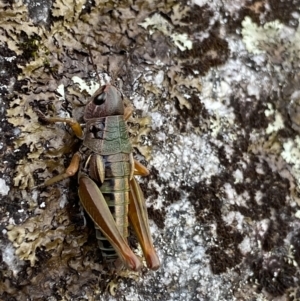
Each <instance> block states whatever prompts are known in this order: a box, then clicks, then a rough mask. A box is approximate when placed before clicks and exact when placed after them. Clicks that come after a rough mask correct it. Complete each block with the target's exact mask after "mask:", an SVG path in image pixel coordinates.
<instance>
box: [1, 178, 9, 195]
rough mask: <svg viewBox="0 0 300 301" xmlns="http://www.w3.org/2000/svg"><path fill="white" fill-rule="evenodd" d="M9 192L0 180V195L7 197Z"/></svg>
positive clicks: (4, 183)
mask: <svg viewBox="0 0 300 301" xmlns="http://www.w3.org/2000/svg"><path fill="white" fill-rule="evenodd" d="M8 192H9V186H7V185H6V182H5V180H4V179H0V194H2V195H7V194H8Z"/></svg>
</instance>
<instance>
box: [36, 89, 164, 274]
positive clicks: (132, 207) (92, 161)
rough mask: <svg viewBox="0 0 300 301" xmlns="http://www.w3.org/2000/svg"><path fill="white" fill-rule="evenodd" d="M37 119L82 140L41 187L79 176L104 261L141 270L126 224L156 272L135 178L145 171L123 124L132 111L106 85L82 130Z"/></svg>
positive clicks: (74, 124) (90, 105) (72, 122)
mask: <svg viewBox="0 0 300 301" xmlns="http://www.w3.org/2000/svg"><path fill="white" fill-rule="evenodd" d="M37 113H38V115H39V117H40V118H41V119H42V120H44V121H46V122H50V123H54V122H66V123H67V124H69V125H70V126H71V128H72V129H73V131H74V133H75V135H76V136H77V137H78V138H80V139H82V140H83V142H82V145H81V147H80V149H79V151H78V152H76V153H75V154H74V156H73V158H72V160H71V163H70V165H69V167H68V168H67V169H66V171H65V172H64V173H63V174H60V175H58V176H55V177H53V178H51V179H49V180H47V181H46V182H45V183H44V184H42V185H40V186H48V185H52V184H53V183H55V182H58V181H61V180H63V179H66V178H68V177H71V176H73V175H74V174H75V173H76V172H77V171H78V183H79V189H78V193H79V197H80V201H81V203H82V205H83V207H84V209H85V210H86V212H87V213H88V215H89V216H90V217H91V219H92V220H93V221H94V223H95V228H96V231H97V233H96V236H97V239H98V243H99V247H100V249H101V251H102V254H103V256H104V258H105V259H106V260H115V259H116V258H117V257H119V258H120V259H121V260H122V261H123V263H124V264H125V265H126V267H128V268H129V269H132V270H134V271H136V270H139V269H140V268H141V266H142V264H141V262H140V260H139V259H138V257H137V256H136V255H135V254H134V253H133V252H132V250H131V249H130V247H129V246H128V243H127V236H128V221H129V222H130V224H131V225H132V226H133V228H134V230H135V233H136V234H137V237H138V240H139V242H140V244H141V247H142V250H143V253H144V256H145V259H146V262H147V266H148V268H150V269H152V270H156V269H158V268H159V266H160V262H159V258H158V256H157V254H156V251H155V249H154V247H153V243H152V238H151V234H150V229H149V224H148V215H147V209H146V206H145V200H144V196H143V193H142V191H141V188H140V186H139V184H138V183H137V181H136V180H135V178H134V175H143V176H146V175H148V174H149V171H148V170H147V168H146V167H144V166H143V165H142V164H141V163H139V162H137V161H136V160H134V158H133V154H132V146H131V143H130V140H129V137H128V132H127V129H126V124H125V121H126V120H127V119H128V118H129V117H130V115H131V111H130V110H128V109H127V108H124V105H123V99H122V95H121V93H120V92H119V91H118V90H117V89H116V88H115V87H114V86H112V85H109V84H107V85H105V86H102V87H101V88H99V89H98V90H97V91H96V92H95V94H94V95H93V96H92V98H91V100H90V102H89V103H88V104H87V105H86V107H85V111H84V120H85V122H86V125H85V128H84V130H83V129H82V127H81V126H80V124H79V123H78V122H77V121H76V120H74V119H72V118H59V117H46V116H45V115H43V114H42V113H41V112H40V111H38V112H37Z"/></svg>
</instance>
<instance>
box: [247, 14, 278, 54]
mask: <svg viewBox="0 0 300 301" xmlns="http://www.w3.org/2000/svg"><path fill="white" fill-rule="evenodd" d="M242 26H243V29H242V35H243V42H244V43H245V46H246V48H247V50H248V51H249V52H251V53H253V54H260V53H265V52H266V49H264V46H265V45H266V44H267V43H277V42H278V41H279V39H280V36H281V34H282V32H281V31H282V29H283V25H282V24H281V23H280V22H279V21H278V20H275V21H273V22H268V23H266V24H265V25H264V26H258V25H257V24H256V23H254V22H252V20H251V18H250V17H245V19H244V20H243V22H242Z"/></svg>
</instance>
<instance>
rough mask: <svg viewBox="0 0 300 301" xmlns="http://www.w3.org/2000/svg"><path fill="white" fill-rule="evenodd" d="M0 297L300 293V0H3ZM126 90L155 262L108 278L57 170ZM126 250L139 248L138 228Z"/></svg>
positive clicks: (277, 296) (285, 296)
mask: <svg viewBox="0 0 300 301" xmlns="http://www.w3.org/2000/svg"><path fill="white" fill-rule="evenodd" d="M0 7H1V12H0V32H1V37H2V38H1V44H0V66H1V72H0V118H1V128H0V133H1V135H0V159H1V160H0V230H1V231H0V245H1V253H0V267H1V268H0V299H1V300H10V301H11V300H51V301H52V300H53V301H54V300H130V301H133V300H145V301H147V300H151V301H152V300H164V301H168V300H170V301H171V300H219V301H222V300H224V301H225V300H226V301H227V300H300V290H299V286H300V276H299V268H298V265H299V264H300V251H299V250H300V220H299V219H300V209H299V205H300V199H299V183H300V134H299V132H300V119H299V117H300V113H299V112H300V109H299V108H300V106H299V104H300V90H299V83H300V78H299V68H300V28H299V20H300V1H298V0H296V1H284V2H281V1H278V0H261V1H259V0H252V1H245V0H244V1H237V0H230V1H220V0H214V1H206V0H198V1H196V0H194V1H189V2H187V1H171V0H168V1H109V0H108V1H100V0H95V1H87V2H86V1H83V0H77V1H75V2H74V1H73V0H72V1H71V0H66V1H60V0H57V1H53V3H51V2H50V1H30V0H29V1H26V3H25V2H24V3H22V2H21V1H15V2H13V1H7V2H3V3H2V4H0ZM88 49H90V50H91V53H92V56H93V61H94V63H95V65H96V66H97V70H98V71H99V74H100V77H101V81H103V82H105V81H107V78H108V77H110V81H111V82H112V83H113V84H115V85H117V86H118V87H119V88H120V89H121V90H122V91H123V93H124V96H125V98H126V100H125V102H126V105H131V106H133V108H134V110H135V114H134V116H133V117H132V118H131V119H130V120H129V123H128V127H129V131H130V134H131V137H132V142H133V145H134V147H135V152H136V158H137V159H138V160H140V161H142V162H143V163H146V164H147V166H148V168H149V170H150V172H151V174H150V176H149V177H147V178H141V179H139V181H140V185H141V187H142V189H143V191H144V194H145V197H146V200H147V207H148V212H149V217H150V226H151V230H152V233H153V239H154V244H155V246H156V248H157V251H158V254H159V256H160V259H161V262H162V266H161V268H160V270H158V271H156V272H152V271H148V270H146V269H145V270H143V271H142V272H140V273H132V272H128V271H125V270H124V271H122V272H121V273H119V274H116V273H113V272H112V270H111V269H109V267H107V266H105V265H104V264H103V263H102V261H101V254H100V251H99V250H98V249H97V243H96V239H95V233H94V228H93V225H92V222H91V221H90V220H89V218H87V217H86V216H85V215H84V214H83V212H82V210H81V207H80V205H79V200H78V196H77V188H76V178H74V179H69V180H65V181H62V182H61V183H58V184H55V185H53V186H51V187H47V188H43V189H33V190H31V188H32V187H33V186H35V185H37V184H40V183H43V182H44V180H45V179H48V178H49V177H51V176H53V175H55V174H58V173H61V172H62V171H63V170H64V168H65V167H66V166H67V165H68V163H69V162H70V158H71V155H72V152H74V150H76V147H78V141H77V140H76V139H75V138H74V135H73V134H72V133H71V131H70V130H69V128H68V127H67V126H65V125H63V124H61V125H59V124H55V125H45V124H42V123H41V122H39V121H38V117H37V115H36V113H35V110H36V109H40V110H41V111H43V112H44V113H46V114H49V115H51V114H52V115H59V116H61V117H64V116H72V117H74V118H76V119H77V120H79V121H80V122H82V110H83V108H84V105H85V104H86V103H87V100H88V98H89V96H90V95H91V94H92V93H93V91H94V90H95V89H96V88H97V85H98V84H99V82H98V77H97V75H96V72H95V70H94V68H93V65H92V62H91V59H90V55H89V51H88ZM130 244H131V246H132V248H133V249H134V250H135V252H137V254H139V255H142V253H141V250H140V247H139V246H138V244H137V243H136V239H135V236H134V235H131V236H130Z"/></svg>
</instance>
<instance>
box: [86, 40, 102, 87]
mask: <svg viewBox="0 0 300 301" xmlns="http://www.w3.org/2000/svg"><path fill="white" fill-rule="evenodd" d="M88 50H89V54H90V58H91V61H92V65H93V67H94V70H95V72H96V74H97V77H98V80H99V84H100V86H101V78H100V75H99V73H98V71H97V66H96V65H95V63H94V59H93V55H92V51H91V47H90V45H88Z"/></svg>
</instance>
